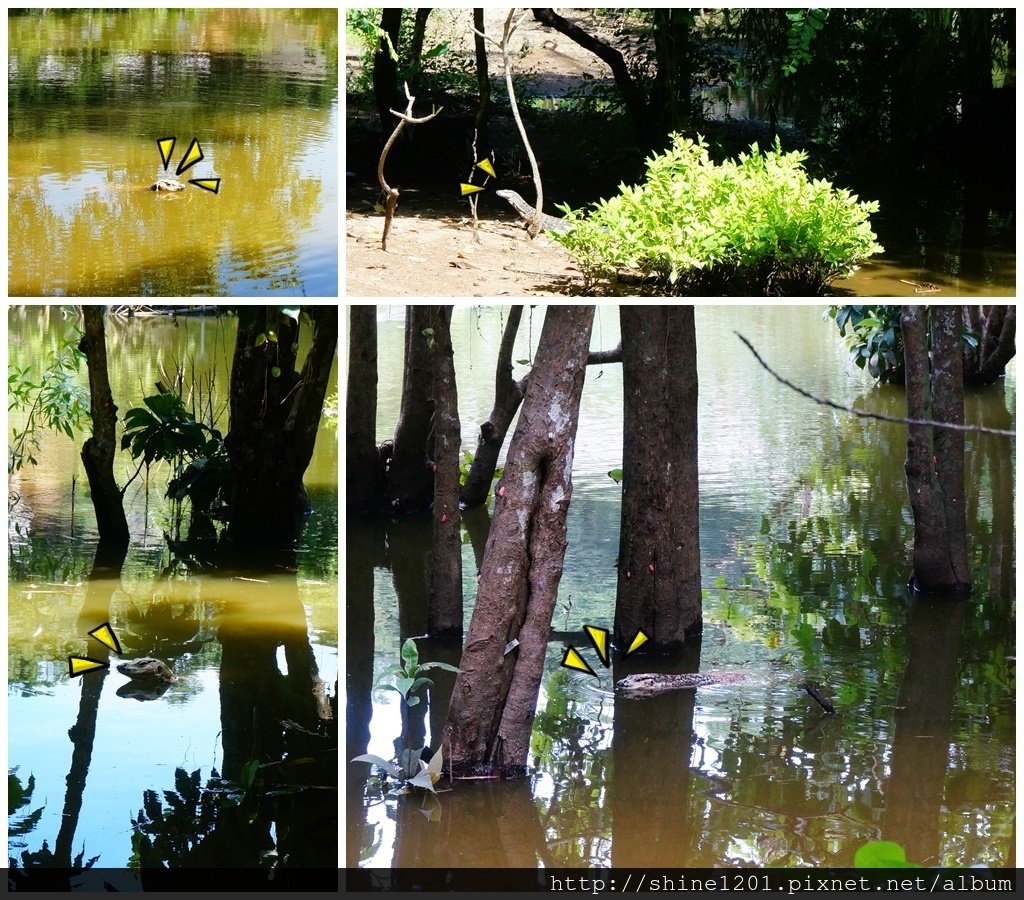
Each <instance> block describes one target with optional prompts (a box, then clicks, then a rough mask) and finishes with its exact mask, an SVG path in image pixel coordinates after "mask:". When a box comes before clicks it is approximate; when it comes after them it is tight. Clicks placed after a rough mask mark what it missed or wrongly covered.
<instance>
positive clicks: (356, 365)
mask: <svg viewBox="0 0 1024 900" xmlns="http://www.w3.org/2000/svg"><path fill="white" fill-rule="evenodd" d="M378 458H379V457H378V453H377V308H376V307H375V306H352V307H350V308H349V341H348V388H347V398H346V400H345V506H346V508H348V509H351V510H359V511H367V510H370V509H373V508H374V507H375V506H377V505H379V504H380V502H381V501H382V500H383V497H382V496H381V491H382V489H383V485H382V483H381V480H380V474H381V473H380V466H379V462H378Z"/></svg>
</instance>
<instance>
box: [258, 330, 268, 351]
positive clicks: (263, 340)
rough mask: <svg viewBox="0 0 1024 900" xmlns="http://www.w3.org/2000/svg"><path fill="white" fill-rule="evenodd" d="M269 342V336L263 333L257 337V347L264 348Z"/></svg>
mask: <svg viewBox="0 0 1024 900" xmlns="http://www.w3.org/2000/svg"><path fill="white" fill-rule="evenodd" d="M266 342H267V336H266V334H264V333H263V332H262V331H261V332H260V333H259V334H258V335H256V346H257V347H262V346H263V345H264V344H265V343H266Z"/></svg>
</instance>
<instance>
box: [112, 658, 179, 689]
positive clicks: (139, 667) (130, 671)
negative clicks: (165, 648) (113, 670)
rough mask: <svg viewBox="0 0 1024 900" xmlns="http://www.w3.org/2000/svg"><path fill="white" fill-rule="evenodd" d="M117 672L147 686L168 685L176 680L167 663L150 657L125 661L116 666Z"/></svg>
mask: <svg viewBox="0 0 1024 900" xmlns="http://www.w3.org/2000/svg"><path fill="white" fill-rule="evenodd" d="M117 671H118V672H120V673H121V674H122V675H127V676H128V677H129V678H131V679H132V680H133V681H142V682H146V683H149V684H170V683H171V682H172V681H177V680H178V679H177V676H176V675H175V674H174V673H173V672H172V671H171V669H170V666H168V665H167V663H165V662H161V661H160V660H159V659H154V658H153V657H152V656H144V657H142V658H141V659H128V660H125V661H124V662H122V663H118V664H117Z"/></svg>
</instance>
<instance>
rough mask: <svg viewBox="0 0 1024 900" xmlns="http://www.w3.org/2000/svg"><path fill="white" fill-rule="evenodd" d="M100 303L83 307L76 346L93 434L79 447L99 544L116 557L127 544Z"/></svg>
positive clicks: (102, 309) (115, 416)
mask: <svg viewBox="0 0 1024 900" xmlns="http://www.w3.org/2000/svg"><path fill="white" fill-rule="evenodd" d="M103 312H104V307H102V306H88V305H85V306H83V307H82V316H83V318H84V320H85V335H84V337H83V338H82V341H81V343H80V344H79V345H78V346H79V349H80V350H81V351H82V352H83V353H85V358H86V363H87V365H88V368H89V408H90V414H91V416H92V437H91V438H89V439H88V440H87V441H86V442H85V444H84V446H83V447H82V463H83V465H84V466H85V474H86V476H87V477H88V479H89V491H90V493H91V494H92V505H93V509H94V510H95V511H96V527H97V530H98V532H99V536H100V544H101V545H105V546H107V547H110V548H111V553H112V554H113V555H114V556H115V557H116V556H117V555H118V552H119V550H120V549H121V548H123V547H126V546H127V545H128V519H127V518H126V517H125V514H124V503H123V502H122V501H123V498H122V494H121V489H120V488H119V487H118V486H117V482H115V481H114V454H115V453H116V452H117V435H116V434H115V431H114V427H115V425H116V424H117V407H116V406H114V398H113V396H111V393H110V378H109V376H108V374H107V340H106V332H105V330H104V327H103Z"/></svg>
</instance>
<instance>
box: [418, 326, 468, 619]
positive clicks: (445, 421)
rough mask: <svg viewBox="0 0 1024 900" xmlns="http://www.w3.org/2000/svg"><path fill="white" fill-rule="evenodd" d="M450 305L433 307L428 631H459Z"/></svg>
mask: <svg viewBox="0 0 1024 900" xmlns="http://www.w3.org/2000/svg"><path fill="white" fill-rule="evenodd" d="M451 320H452V308H451V307H450V306H435V307H431V322H432V326H431V327H432V328H433V335H432V337H433V342H434V346H433V348H432V349H433V354H432V355H433V357H434V467H435V469H436V472H435V474H434V508H433V553H432V559H431V566H430V600H429V604H428V608H427V633H428V634H429V635H430V636H431V637H454V636H456V635H457V636H460V637H461V635H462V535H461V534H460V531H459V522H460V514H459V454H460V451H461V449H462V430H461V427H460V424H459V394H458V390H457V388H456V384H455V365H454V358H453V356H454V355H453V353H452V338H451V327H450V326H451Z"/></svg>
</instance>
